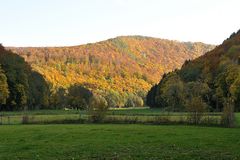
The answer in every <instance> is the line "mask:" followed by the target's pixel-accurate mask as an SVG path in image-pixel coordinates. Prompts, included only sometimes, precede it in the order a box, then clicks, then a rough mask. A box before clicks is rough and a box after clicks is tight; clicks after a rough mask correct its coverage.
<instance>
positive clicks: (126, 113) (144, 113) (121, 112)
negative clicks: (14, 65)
mask: <svg viewBox="0 0 240 160" xmlns="http://www.w3.org/2000/svg"><path fill="white" fill-rule="evenodd" d="M27 114H28V115H29V117H30V120H31V121H34V122H46V123H48V122H51V121H58V122H61V120H62V121H64V120H78V119H79V117H80V114H81V117H86V111H78V110H36V111H28V112H27ZM206 114H209V113H206ZM210 114H212V115H211V117H212V118H214V117H216V118H218V119H219V118H220V115H219V113H210ZM1 115H3V116H4V117H3V118H2V121H1V119H0V122H2V123H3V124H21V123H22V116H23V115H24V112H1ZM235 115H236V119H237V120H236V126H237V127H240V113H236V114H235ZM108 116H110V117H111V116H114V117H115V120H117V119H121V121H124V119H128V118H129V119H131V118H134V117H137V119H138V121H140V122H144V121H145V123H147V122H148V121H152V119H154V117H155V116H163V117H164V116H167V117H169V118H170V119H171V121H175V120H176V121H178V120H180V119H185V118H186V113H184V112H183V113H179V112H175V113H174V112H164V111H163V110H161V109H149V108H130V109H110V110H109V111H108ZM8 117H9V118H8Z"/></svg>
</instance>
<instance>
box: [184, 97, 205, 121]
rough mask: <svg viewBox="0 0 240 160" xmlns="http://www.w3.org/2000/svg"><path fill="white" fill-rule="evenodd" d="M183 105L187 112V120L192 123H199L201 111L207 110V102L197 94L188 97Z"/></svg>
mask: <svg viewBox="0 0 240 160" xmlns="http://www.w3.org/2000/svg"><path fill="white" fill-rule="evenodd" d="M185 106H186V109H187V111H188V112H189V117H188V119H189V121H190V122H191V123H194V124H199V123H200V121H201V119H202V117H203V113H204V112H205V111H206V110H207V104H206V103H205V102H203V100H202V98H201V97H200V96H198V97H192V98H191V99H188V100H187V101H186V104H185Z"/></svg>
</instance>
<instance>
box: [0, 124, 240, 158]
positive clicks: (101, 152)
mask: <svg viewBox="0 0 240 160" xmlns="http://www.w3.org/2000/svg"><path fill="white" fill-rule="evenodd" d="M0 135H1V136H0V159H1V160H17V159H23V160H28V159H29V160H35V159H36V160H38V159H47V160H52V159H59V160H63V159H64V160H65V159H67V160H68V159H69V160H73V159H183V160H186V159H191V160H192V159H216V160H221V159H222V160H225V159H226V160H227V159H229V160H230V159H231V160H232V159H240V150H239V149H240V138H239V135H240V128H234V129H229V128H217V127H194V126H181V125H178V126H173V125H169V126H161V125H126V124H125V125H100V124H99V125H93V124H83V125H3V126H0Z"/></svg>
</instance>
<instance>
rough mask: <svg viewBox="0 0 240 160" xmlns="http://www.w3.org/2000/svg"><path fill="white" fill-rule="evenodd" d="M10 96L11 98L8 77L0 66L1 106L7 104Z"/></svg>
mask: <svg viewBox="0 0 240 160" xmlns="http://www.w3.org/2000/svg"><path fill="white" fill-rule="evenodd" d="M8 96H9V91H8V84H7V77H6V75H5V74H4V72H3V70H2V68H1V66H0V106H1V105H2V104H6V101H7V98H8ZM0 109H1V108H0Z"/></svg>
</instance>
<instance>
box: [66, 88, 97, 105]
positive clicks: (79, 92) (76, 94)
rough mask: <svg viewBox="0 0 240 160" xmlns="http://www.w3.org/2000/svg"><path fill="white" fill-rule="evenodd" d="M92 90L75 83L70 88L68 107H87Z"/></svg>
mask: <svg viewBox="0 0 240 160" xmlns="http://www.w3.org/2000/svg"><path fill="white" fill-rule="evenodd" d="M92 96H93V94H92V92H91V91H89V90H88V89H86V88H84V87H83V86H80V85H73V86H71V87H70V88H69V89H68V95H67V98H68V107H70V108H74V109H87V108H88V106H89V102H90V98H91V97H92Z"/></svg>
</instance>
